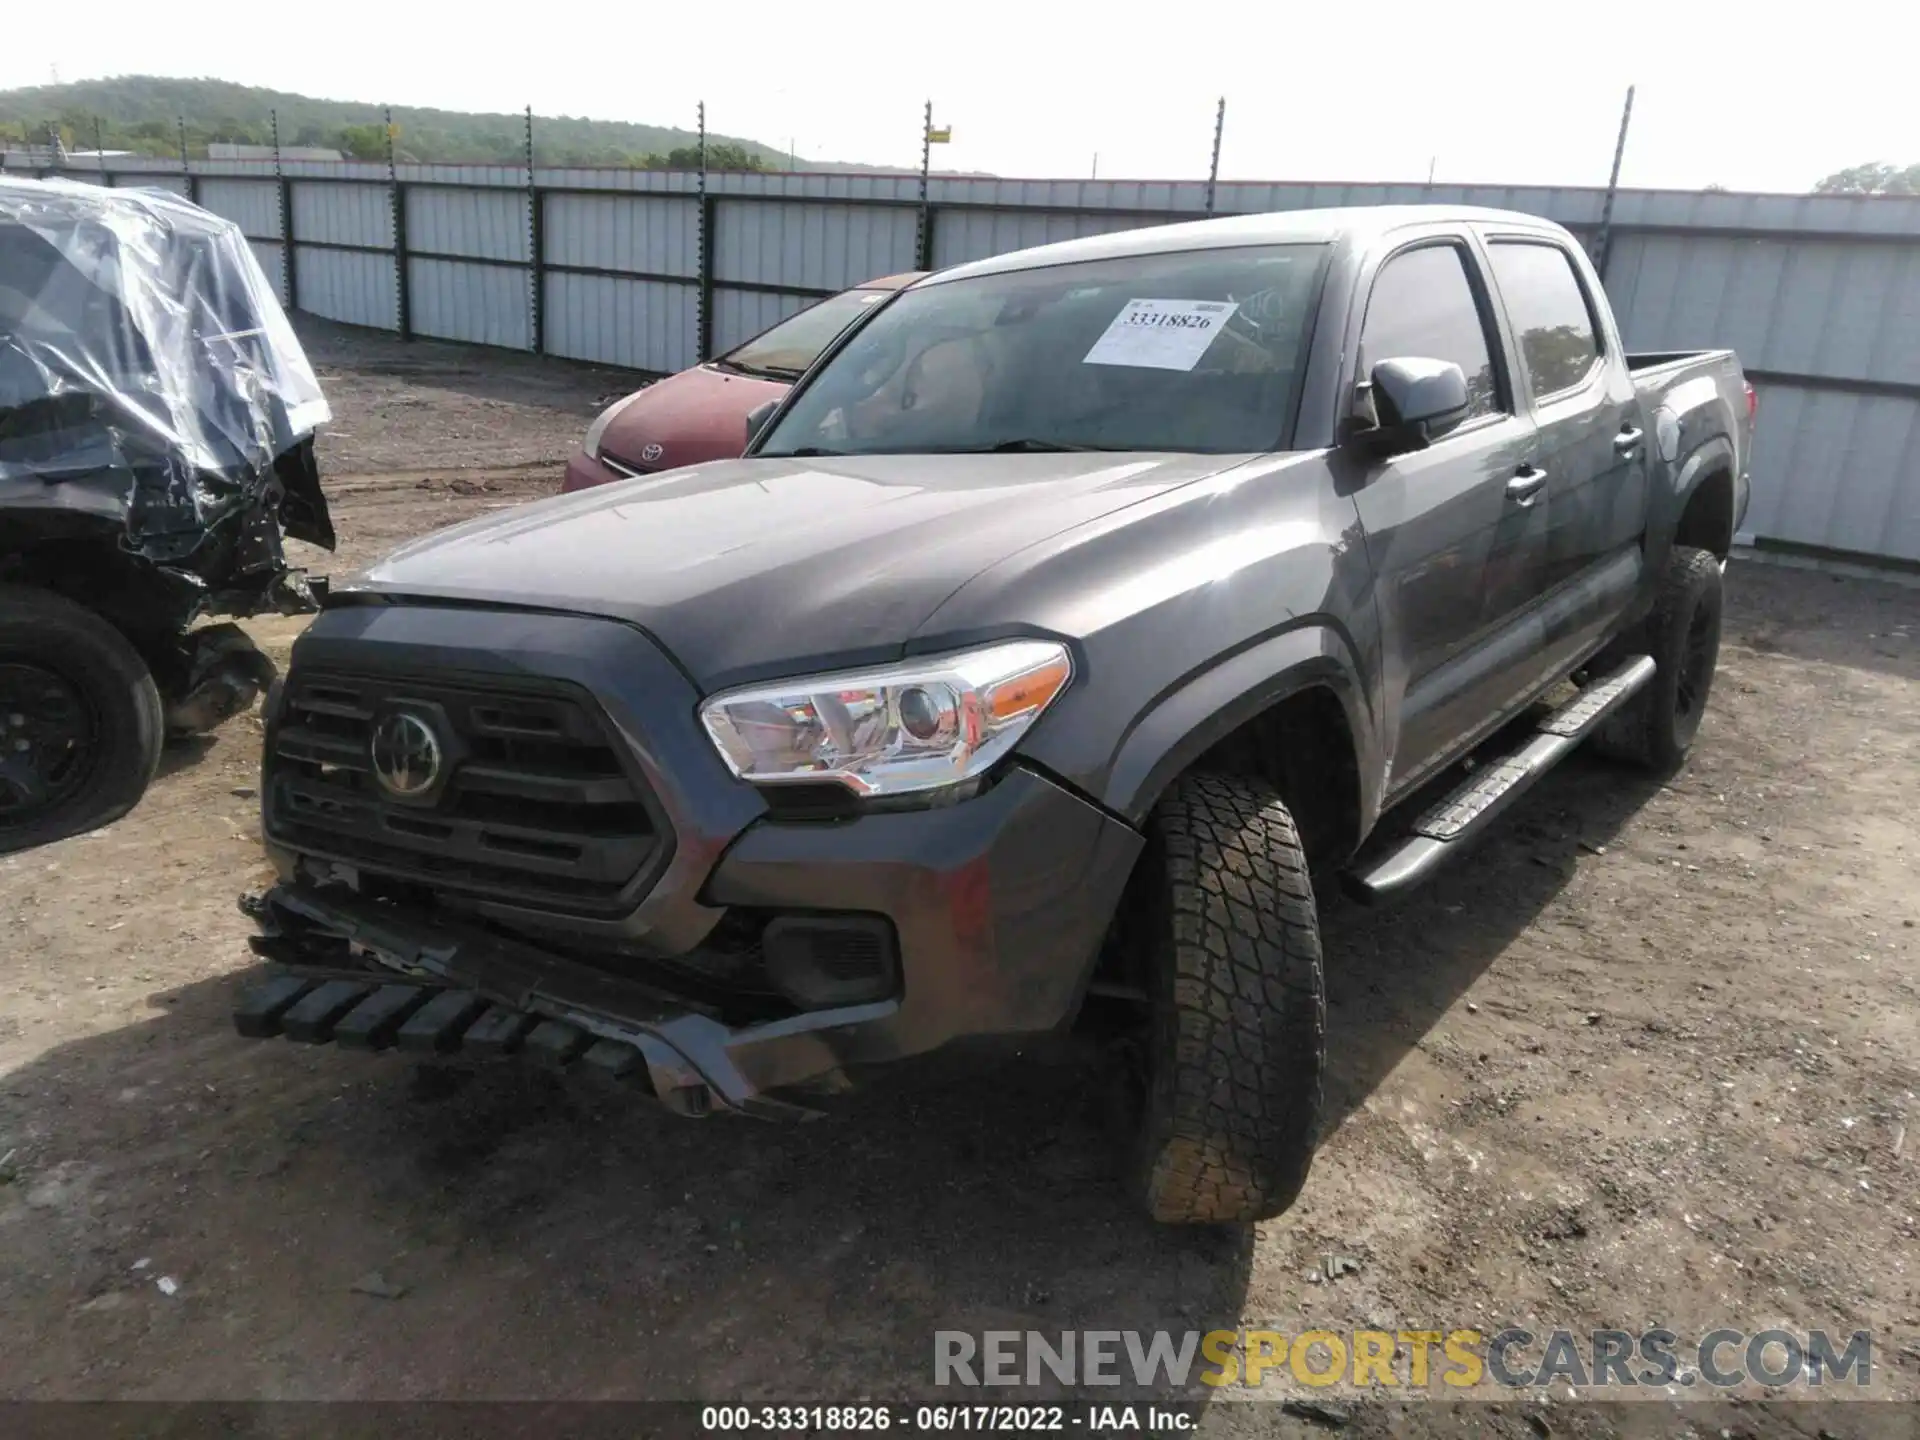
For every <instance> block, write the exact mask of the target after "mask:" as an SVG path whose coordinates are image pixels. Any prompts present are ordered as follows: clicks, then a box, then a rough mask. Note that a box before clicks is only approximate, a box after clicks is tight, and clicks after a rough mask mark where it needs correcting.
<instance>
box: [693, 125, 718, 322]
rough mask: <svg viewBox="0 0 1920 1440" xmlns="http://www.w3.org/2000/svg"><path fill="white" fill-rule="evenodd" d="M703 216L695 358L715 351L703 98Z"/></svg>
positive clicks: (711, 212) (711, 229)
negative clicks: (696, 352)
mask: <svg viewBox="0 0 1920 1440" xmlns="http://www.w3.org/2000/svg"><path fill="white" fill-rule="evenodd" d="M698 183H699V187H700V188H699V191H698V194H699V197H700V216H699V230H698V233H697V242H696V243H697V244H698V246H699V250H700V297H699V300H698V301H697V302H696V313H695V318H694V328H695V331H696V334H695V338H694V348H695V349H696V350H697V351H698V352H699V353H698V354H697V355H696V356H695V357H694V358H695V359H696V360H707V359H710V358H711V357H712V354H713V238H714V237H713V232H714V218H715V217H714V209H715V205H714V199H713V196H711V195H709V194H708V193H707V102H706V101H704V100H702V101H701V102H700V178H699V182H698Z"/></svg>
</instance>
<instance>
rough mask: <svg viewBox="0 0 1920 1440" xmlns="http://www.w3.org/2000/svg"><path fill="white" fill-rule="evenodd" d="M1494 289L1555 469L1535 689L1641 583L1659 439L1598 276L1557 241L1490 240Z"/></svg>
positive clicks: (1594, 636) (1542, 457) (1580, 649)
mask: <svg viewBox="0 0 1920 1440" xmlns="http://www.w3.org/2000/svg"><path fill="white" fill-rule="evenodd" d="M1485 241H1486V249H1487V255H1488V258H1489V262H1490V264H1491V267H1492V271H1493V279H1494V288H1495V290H1496V291H1497V292H1498V294H1499V297H1500V302H1501V305H1502V307H1503V309H1504V311H1505V314H1506V319H1507V325H1508V328H1509V330H1510V332H1511V333H1512V335H1513V344H1514V349H1515V351H1516V352H1517V356H1518V363H1517V366H1516V369H1517V371H1518V379H1519V381H1520V384H1521V388H1522V391H1523V393H1524V394H1525V395H1526V397H1527V400H1528V403H1529V405H1530V408H1531V413H1532V417H1533V423H1534V426H1535V428H1536V430H1537V432H1538V439H1537V442H1536V452H1535V455H1536V458H1535V463H1536V464H1537V465H1538V466H1539V467H1540V468H1541V469H1542V470H1544V471H1545V472H1546V482H1545V485H1544V487H1543V490H1542V494H1541V500H1540V503H1539V507H1538V508H1540V509H1541V510H1543V511H1544V512H1545V519H1546V548H1545V552H1544V555H1543V557H1542V565H1541V569H1540V573H1539V575H1538V576H1537V579H1536V583H1537V586H1538V590H1537V593H1536V595H1535V596H1534V597H1533V602H1534V603H1535V604H1537V606H1538V609H1539V614H1540V619H1541V627H1542V631H1543V639H1544V643H1543V644H1542V646H1541V648H1540V649H1539V651H1538V653H1537V656H1536V664H1535V665H1534V667H1533V670H1532V673H1531V674H1530V675H1528V676H1526V677H1525V680H1526V682H1527V683H1528V684H1529V685H1531V686H1532V687H1533V688H1538V686H1539V685H1543V684H1546V683H1548V682H1549V681H1551V680H1553V679H1556V678H1558V677H1559V676H1560V675H1562V674H1564V673H1565V672H1566V671H1567V670H1568V669H1570V668H1571V667H1572V666H1573V665H1575V664H1576V663H1578V661H1579V660H1580V659H1582V658H1584V653H1585V652H1586V651H1587V650H1588V649H1590V648H1591V647H1592V645H1593V644H1595V643H1597V642H1598V641H1599V640H1600V639H1601V638H1602V637H1603V636H1604V635H1605V634H1606V633H1607V632H1608V630H1609V629H1610V628H1611V626H1612V624H1613V622H1614V621H1615V620H1616V619H1617V618H1618V616H1619V615H1620V613H1621V611H1622V610H1624V609H1625V608H1626V607H1627V605H1629V604H1630V603H1631V601H1632V598H1633V595H1634V593H1635V590H1636V588H1637V586H1638V585H1639V581H1640V573H1641V550H1640V537H1641V534H1642V532H1643V531H1644V529H1645V526H1646V509H1647V462H1646V454H1647V448H1648V444H1649V437H1648V436H1646V435H1645V434H1643V433H1642V429H1641V425H1642V422H1641V419H1640V405H1639V402H1638V399H1637V397H1636V395H1635V392H1634V388H1633V378H1632V376H1631V375H1630V374H1629V373H1628V371H1627V366H1626V359H1625V356H1624V355H1623V354H1622V353H1621V350H1620V341H1619V337H1618V336H1617V335H1615V334H1613V333H1612V331H1611V327H1610V325H1609V324H1608V323H1607V320H1606V316H1607V311H1606V310H1605V308H1604V306H1602V305H1598V304H1596V303H1595V299H1596V296H1595V293H1594V292H1595V291H1596V290H1597V288H1598V285H1597V280H1595V279H1594V278H1593V277H1592V273H1591V270H1590V268H1589V267H1588V266H1587V265H1586V264H1585V261H1584V257H1577V256H1576V255H1575V254H1574V252H1573V251H1571V250H1569V249H1568V248H1567V247H1566V245H1565V244H1564V243H1562V242H1561V241H1560V240H1558V239H1556V238H1554V237H1553V236H1551V235H1549V234H1544V233H1542V234H1510V235H1509V234H1499V233H1490V234H1488V235H1487V236H1486V237H1485Z"/></svg>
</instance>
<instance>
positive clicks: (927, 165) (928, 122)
mask: <svg viewBox="0 0 1920 1440" xmlns="http://www.w3.org/2000/svg"><path fill="white" fill-rule="evenodd" d="M932 170H933V101H931V100H929V101H927V108H926V109H925V110H924V111H922V112H921V115H920V222H919V224H918V225H917V226H915V227H914V236H913V262H914V268H915V269H916V270H931V269H932V268H933V202H932V200H931V199H930V198H929V197H930V194H931V187H930V185H929V183H928V181H929V176H930V174H931V172H932Z"/></svg>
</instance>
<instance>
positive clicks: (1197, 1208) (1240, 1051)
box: [1132, 774, 1326, 1224]
mask: <svg viewBox="0 0 1920 1440" xmlns="http://www.w3.org/2000/svg"><path fill="white" fill-rule="evenodd" d="M1150 841H1151V845H1150V850H1149V854H1148V856H1147V857H1146V858H1145V859H1144V860H1143V862H1142V863H1143V864H1144V865H1146V866H1149V867H1151V868H1149V869H1148V870H1147V871H1145V872H1144V873H1143V874H1142V875H1141V876H1140V877H1139V879H1140V881H1141V883H1142V884H1143V885H1144V886H1145V890H1144V892H1143V894H1142V899H1143V900H1144V902H1145V903H1144V905H1143V907H1142V910H1143V915H1142V919H1143V921H1144V924H1145V927H1146V928H1145V933H1144V935H1142V936H1141V940H1142V941H1143V942H1144V947H1145V952H1146V953H1145V960H1146V965H1147V978H1148V990H1149V994H1150V996H1151V999H1152V1006H1151V1011H1152V1014H1151V1021H1150V1027H1151V1028H1150V1035H1149V1038H1148V1041H1147V1055H1146V1077H1145V1078H1146V1085H1145V1094H1144V1096H1143V1097H1142V1103H1141V1107H1140V1115H1139V1118H1138V1123H1137V1128H1136V1133H1135V1135H1134V1137H1133V1164H1132V1171H1133V1174H1132V1183H1133V1188H1134V1190H1135V1192H1136V1193H1137V1194H1138V1195H1139V1196H1140V1198H1141V1201H1142V1203H1143V1204H1144V1205H1145V1207H1146V1210H1147V1213H1148V1214H1150V1215H1151V1216H1152V1217H1153V1218H1154V1219H1155V1220H1158V1221H1161V1222H1163V1223H1166V1224H1228V1223H1245V1222H1249V1221H1254V1220H1262V1219H1267V1218H1269V1217H1271V1216H1274V1215H1278V1214H1279V1213H1280V1212H1281V1211H1283V1210H1285V1209H1286V1208H1287V1207H1288V1206H1289V1205H1291V1204H1292V1203H1293V1201H1294V1199H1295V1197H1297V1196H1298V1195H1299V1193H1300V1187H1301V1186H1302V1185H1304V1184H1305V1183H1306V1178H1307V1171H1308V1169H1309V1167H1311V1165H1312V1163H1313V1151H1314V1144H1315V1141H1316V1140H1317V1138H1318V1135H1317V1132H1318V1127H1319V1121H1320V1098H1321V1086H1322V1076H1323V1072H1324V1069H1325V1059H1326V1044H1325V1034H1326V996H1325V990H1324V981H1323V976H1322V967H1321V957H1320V930H1319V924H1318V922H1317V920H1316V918H1315V915H1314V903H1313V888H1312V886H1311V884H1310V883H1309V881H1308V878H1307V861H1306V856H1305V854H1304V853H1303V852H1302V850H1301V847H1300V837H1299V834H1298V832H1297V831H1296V830H1295V828H1294V823H1293V817H1292V816H1291V815H1290V814H1289V813H1288V812H1287V808H1286V806H1285V805H1284V804H1282V803H1281V801H1280V798H1279V796H1277V795H1276V794H1275V793H1274V792H1273V791H1272V790H1271V789H1270V788H1268V787H1267V786H1265V785H1263V784H1261V783H1260V782H1258V781H1255V780H1250V779H1246V778H1243V777H1240V776H1233V775H1210V774H1196V775H1187V776H1183V777H1182V778H1181V779H1180V780H1178V781H1177V782H1175V784H1174V786H1173V788H1172V789H1171V790H1170V791H1169V792H1168V793H1167V795H1166V797H1165V798H1164V799H1162V800H1161V802H1160V804H1159V805H1158V807H1156V809H1155V810H1154V813H1153V820H1152V824H1151V827H1150Z"/></svg>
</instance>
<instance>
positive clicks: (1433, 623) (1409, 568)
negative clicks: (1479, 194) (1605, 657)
mask: <svg viewBox="0 0 1920 1440" xmlns="http://www.w3.org/2000/svg"><path fill="white" fill-rule="evenodd" d="M1497 333H1498V332H1497V330H1496V328H1495V327H1494V325H1493V324H1492V311H1491V300H1490V297H1489V294H1488V291H1487V287H1486V285H1485V283H1484V281H1483V279H1482V277H1481V275H1480V272H1479V268H1478V262H1477V261H1476V260H1475V258H1474V257H1473V254H1472V252H1471V251H1470V250H1469V249H1468V248H1467V246H1466V244H1465V242H1464V241H1460V240H1452V239H1440V240H1433V241H1428V242H1424V243H1418V244H1416V245H1414V246H1413V247H1411V248H1408V249H1403V250H1400V251H1398V252H1396V253H1395V254H1393V255H1391V256H1390V257H1389V258H1388V259H1387V260H1386V261H1385V262H1384V263H1383V264H1382V265H1381V266H1380V268H1379V270H1378V271H1377V272H1376V274H1375V276H1374V279H1373V283H1372V287H1371V289H1370V290H1369V292H1368V297H1367V302H1366V307H1365V313H1364V319H1363V320H1362V322H1361V330H1360V342H1359V347H1358V360H1357V368H1356V372H1355V373H1356V376H1357V377H1358V378H1360V379H1364V378H1365V377H1366V375H1367V374H1368V373H1369V372H1370V371H1371V369H1372V367H1373V366H1374V365H1376V364H1378V363H1379V362H1380V361H1382V360H1389V359H1393V358H1396V357H1402V356H1408V357H1410V356H1421V357H1424V358H1428V359H1434V360H1449V361H1452V362H1453V363H1454V364H1456V365H1458V366H1459V367H1460V368H1461V370H1462V371H1463V372H1464V373H1465V374H1466V377H1467V389H1468V394H1469V396H1470V409H1469V413H1468V416H1467V419H1466V420H1465V421H1464V422H1462V423H1461V424H1460V425H1459V426H1458V427H1456V428H1455V429H1453V430H1452V431H1450V432H1448V433H1447V434H1446V435H1444V436H1442V437H1441V438H1440V439H1438V440H1436V441H1435V442H1434V443H1433V444H1432V445H1431V446H1430V447H1429V448H1427V449H1425V450H1419V451H1414V452H1412V453H1410V454H1406V455H1396V456H1394V457H1393V458H1392V459H1390V460H1385V461H1380V462H1370V463H1365V464H1364V468H1363V469H1362V472H1361V473H1360V474H1358V475H1357V476H1356V477H1355V484H1356V490H1355V497H1354V498H1355V501H1356V503H1357V505H1358V507H1359V512H1360V523H1361V527H1362V529H1363V530H1364V532H1365V535H1366V544H1367V554H1368V558H1369V560H1370V561H1371V563H1372V566H1373V572H1374V587H1375V588H1374V594H1375V599H1376V604H1377V607H1378V610H1379V617H1380V625H1381V638H1382V651H1383V654H1384V655H1385V657H1386V664H1385V667H1384V674H1383V680H1384V692H1385V697H1384V698H1385V702H1386V707H1387V713H1388V715H1389V716H1395V715H1397V717H1398V726H1397V732H1396V733H1395V734H1394V735H1392V736H1391V737H1390V744H1391V752H1390V765H1391V769H1390V772H1389V775H1388V786H1387V794H1388V796H1389V797H1391V796H1393V795H1396V794H1398V793H1401V792H1403V791H1404V790H1405V789H1406V788H1407V787H1409V786H1411V785H1413V784H1414V783H1416V782H1417V781H1418V780H1419V778H1420V777H1421V776H1422V775H1424V774H1427V773H1430V772H1431V771H1432V770H1433V769H1434V768H1435V767H1436V766H1437V765H1439V764H1441V763H1443V762H1444V761H1446V760H1448V759H1451V758H1453V757H1454V756H1456V755H1457V754H1458V753H1459V752H1460V750H1461V748H1462V747H1463V746H1464V745H1465V744H1466V743H1468V742H1470V741H1471V740H1472V739H1473V738H1474V734H1475V732H1476V731H1477V730H1478V729H1480V728H1482V725H1483V722H1484V721H1485V720H1486V719H1487V718H1488V717H1489V716H1490V715H1491V714H1492V712H1493V709H1494V708H1495V705H1496V697H1497V696H1498V694H1499V693H1500V691H1501V689H1502V686H1503V683H1504V682H1505V680H1506V679H1507V677H1508V676H1509V675H1510V673H1511V671H1512V669H1513V667H1514V666H1515V665H1516V664H1518V663H1521V661H1522V657H1520V656H1519V655H1517V654H1513V653H1509V652H1511V651H1512V649H1513V643H1514V641H1515V639H1516V638H1517V637H1514V636H1511V635H1509V633H1508V632H1509V630H1510V629H1511V624H1510V622H1511V621H1513V620H1514V618H1515V617H1514V616H1512V615H1509V614H1505V613H1501V612H1496V611H1490V610H1489V608H1488V600H1489V594H1490V590H1489V585H1488V576H1489V573H1490V571H1492V572H1495V573H1501V572H1505V571H1510V570H1517V569H1519V568H1522V567H1525V566H1526V565H1528V564H1530V563H1532V562H1531V560H1530V559H1529V557H1530V556H1532V555H1535V554H1537V553H1538V551H1539V547H1540V546H1541V544H1542V543H1543V533H1535V530H1536V527H1535V526H1534V524H1533V522H1532V520H1531V518H1530V515H1531V506H1530V505H1528V504H1521V503H1516V501H1515V499H1514V491H1513V489H1512V488H1511V482H1512V481H1513V480H1514V479H1515V477H1516V475H1521V474H1522V473H1523V472H1525V471H1526V467H1527V465H1528V463H1529V459H1530V457H1531V455H1532V453H1533V441H1534V433H1533V424H1532V422H1531V421H1530V420H1529V419H1527V418H1526V417H1525V416H1524V415H1522V414H1520V413H1519V412H1518V409H1517V407H1516V406H1515V404H1514V401H1513V391H1512V387H1511V385H1510V384H1509V383H1508V379H1507V376H1506V375H1505V373H1504V371H1505V366H1504V364H1502V363H1501V362H1500V360H1499V357H1500V355H1501V353H1502V352H1501V349H1500V345H1499V343H1498V340H1497V338H1496V336H1497Z"/></svg>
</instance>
